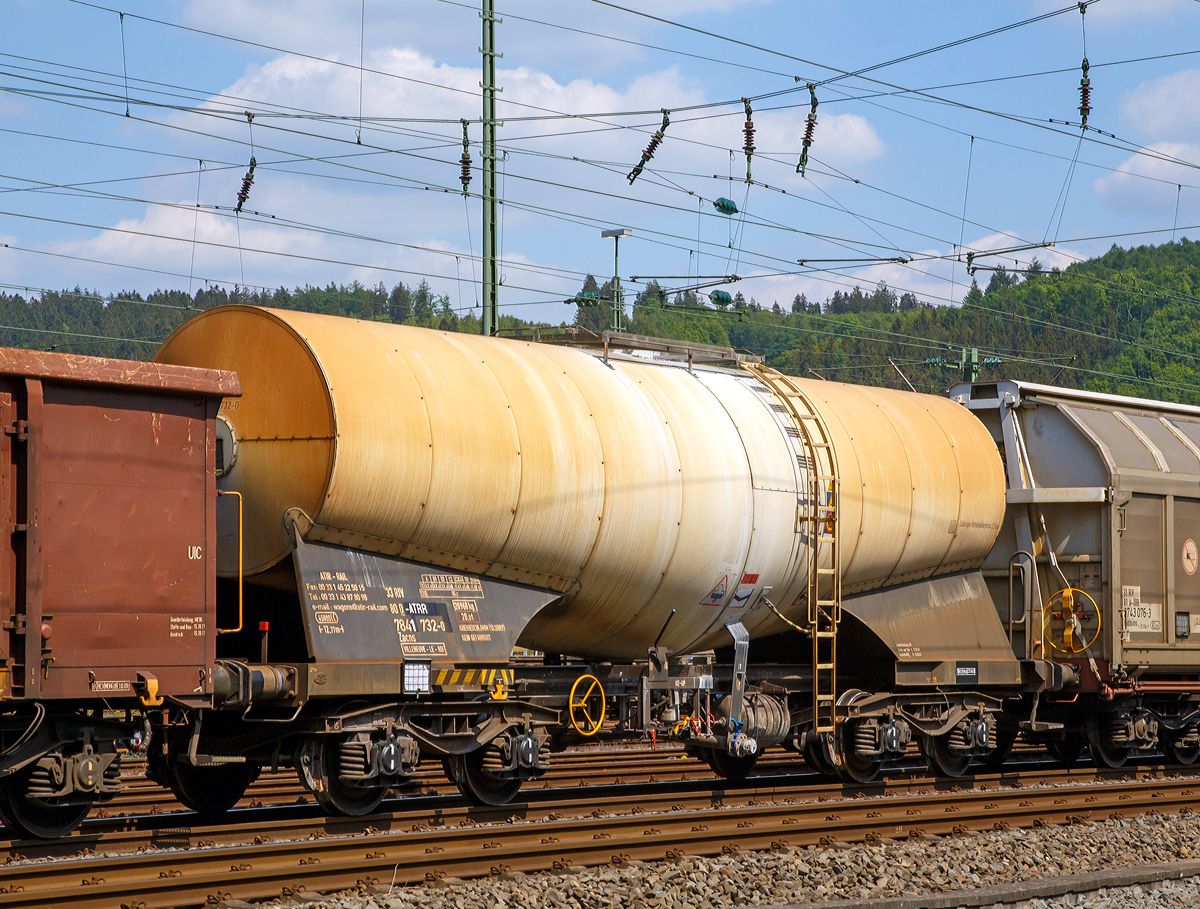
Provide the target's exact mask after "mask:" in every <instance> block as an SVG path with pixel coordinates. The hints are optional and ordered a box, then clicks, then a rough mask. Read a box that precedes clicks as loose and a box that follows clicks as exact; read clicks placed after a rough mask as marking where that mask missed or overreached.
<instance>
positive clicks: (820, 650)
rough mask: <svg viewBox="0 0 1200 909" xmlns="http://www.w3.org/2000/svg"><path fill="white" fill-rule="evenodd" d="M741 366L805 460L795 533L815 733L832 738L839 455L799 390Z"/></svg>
mask: <svg viewBox="0 0 1200 909" xmlns="http://www.w3.org/2000/svg"><path fill="white" fill-rule="evenodd" d="M743 365H744V366H745V368H746V369H747V370H748V371H749V372H751V373H752V374H753V375H754V376H755V377H756V378H757V379H759V380H760V381H761V382H762V383H763V384H764V385H766V386H767V387H768V388H770V389H771V390H772V391H773V392H774V393H775V395H776V396H777V397H778V398H779V400H780V401H782V402H783V405H784V406H785V407H786V408H787V412H788V414H789V415H790V416H791V417H792V420H793V422H794V423H795V425H796V429H797V431H798V432H799V436H800V441H801V443H802V447H803V450H804V454H805V456H806V459H807V463H806V465H805V468H806V470H805V473H806V474H807V477H808V489H807V496H806V497H805V498H804V499H803V500H802V502H801V503H800V504H799V505H798V507H797V509H796V532H797V533H800V534H804V535H805V536H806V537H807V539H808V552H807V560H808V592H807V601H808V632H809V634H810V636H811V637H812V670H813V682H812V685H813V731H814V732H833V731H834V728H835V723H836V719H837V629H838V623H839V622H840V621H841V619H842V562H841V547H840V546H839V545H838V544H839V539H840V533H839V531H840V515H841V508H840V507H839V500H838V495H839V492H840V490H839V474H838V463H837V451H836V450H835V449H834V446H833V437H832V436H831V435H830V432H829V426H828V425H827V424H826V423H825V419H824V418H823V417H822V416H821V414H820V412H819V411H818V410H817V408H816V407H815V406H814V405H813V403H812V401H811V400H810V399H809V397H808V396H807V395H806V394H805V393H804V392H803V391H802V390H801V389H800V386H799V385H797V384H796V383H795V382H793V381H792V379H791V378H790V377H788V376H785V375H784V374H783V373H780V372H777V371H776V370H774V369H770V368H769V367H766V366H760V365H757V364H743Z"/></svg>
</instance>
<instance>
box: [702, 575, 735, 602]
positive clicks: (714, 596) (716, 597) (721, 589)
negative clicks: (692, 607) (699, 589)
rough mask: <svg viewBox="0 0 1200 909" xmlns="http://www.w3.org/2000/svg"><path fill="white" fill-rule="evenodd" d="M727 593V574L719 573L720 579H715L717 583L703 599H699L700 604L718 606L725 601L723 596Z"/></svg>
mask: <svg viewBox="0 0 1200 909" xmlns="http://www.w3.org/2000/svg"><path fill="white" fill-rule="evenodd" d="M728 593H729V575H727V574H725V575H721V580H719V581H717V585H716V586H715V587H713V589H712V590H710V591H709V592H708V596H706V597H705V598H704V599H703V600H701V601H700V605H701V606H719V605H720V604H721V603H723V602H725V597H726V595H728Z"/></svg>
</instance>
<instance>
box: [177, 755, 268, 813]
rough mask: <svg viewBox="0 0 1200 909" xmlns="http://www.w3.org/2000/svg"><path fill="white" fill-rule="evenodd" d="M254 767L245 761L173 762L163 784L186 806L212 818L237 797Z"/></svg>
mask: <svg viewBox="0 0 1200 909" xmlns="http://www.w3.org/2000/svg"><path fill="white" fill-rule="evenodd" d="M258 770H259V768H258V765H257V764H249V763H243V764H217V765H216V766H212V767H193V766H192V765H191V764H181V763H178V762H176V763H174V764H173V765H172V766H171V767H170V769H169V770H168V771H167V773H168V783H167V785H168V786H170V788H171V791H172V792H173V793H175V798H177V799H179V801H180V802H182V803H183V804H184V805H185V806H186V807H188V808H191V809H192V810H193V811H195V812H196V813H197V814H202V815H204V816H205V817H216V816H218V815H222V814H224V813H225V812H226V811H228V810H229V809H230V808H232V807H233V806H234V805H236V804H237V803H238V802H239V801H240V800H241V798H242V796H244V795H245V794H246V789H247V788H248V787H249V786H250V783H252V782H253V781H254V779H255V777H257V776H258Z"/></svg>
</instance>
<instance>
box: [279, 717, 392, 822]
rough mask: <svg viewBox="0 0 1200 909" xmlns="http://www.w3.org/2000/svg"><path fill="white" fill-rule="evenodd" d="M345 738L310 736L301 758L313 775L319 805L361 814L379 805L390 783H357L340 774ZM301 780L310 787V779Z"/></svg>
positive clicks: (331, 811) (333, 811) (346, 813)
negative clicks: (312, 737)
mask: <svg viewBox="0 0 1200 909" xmlns="http://www.w3.org/2000/svg"><path fill="white" fill-rule="evenodd" d="M342 742H343V738H342V737H340V736H335V735H325V736H320V737H319V738H318V739H310V740H309V741H308V742H306V743H305V745H304V746H303V753H302V755H301V761H302V762H303V763H304V764H305V766H306V767H307V768H308V772H309V773H310V774H311V776H312V783H313V785H312V786H310V788H311V789H312V791H313V795H314V796H315V797H316V799H317V804H318V805H320V806H321V808H322V809H323V810H324V811H325V813H326V814H329V815H334V816H337V815H342V816H344V817H361V816H362V815H364V814H370V813H371V812H372V811H375V810H376V809H377V808H378V807H379V803H380V802H382V801H383V797H384V796H385V795H387V792H388V787H387V786H353V785H350V784H349V783H347V782H345V781H344V780H342V778H341V776H340V775H339V769H340V766H341V751H342ZM301 779H302V780H304V784H305V785H306V786H308V785H309V783H308V780H306V779H304V774H303V773H301Z"/></svg>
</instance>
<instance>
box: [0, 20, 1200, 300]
mask: <svg viewBox="0 0 1200 909" xmlns="http://www.w3.org/2000/svg"><path fill="white" fill-rule="evenodd" d="M617 5H619V6H627V7H629V8H630V9H639V10H642V11H645V12H652V13H653V14H655V15H657V16H660V17H662V18H665V19H669V20H673V21H674V22H678V23H682V24H683V25H687V26H691V27H692V28H693V29H699V30H702V31H707V32H712V33H713V34H715V35H719V36H724V37H727V38H732V39H736V40H738V41H741V42H745V43H747V44H752V45H758V46H759V47H760V48H762V49H761V50H759V49H753V48H750V47H746V46H742V45H739V44H734V43H732V42H729V41H724V40H720V39H718V38H714V37H709V36H706V35H703V34H700V33H698V32H697V31H692V30H687V29H683V28H679V27H677V26H674V25H669V24H665V23H660V22H655V21H653V20H650V19H647V18H645V17H641V16H637V15H633V14H631V13H629V12H625V11H622V10H618V9H614V8H612V7H611V6H606V5H603V4H600V3H597V2H594V0H561V2H555V3H550V2H531V0H497V6H498V10H497V11H498V13H499V14H500V15H501V16H503V17H504V22H503V23H502V24H500V25H499V26H497V42H498V49H499V50H500V51H501V52H503V54H504V58H503V59H502V60H501V61H500V62H499V64H498V66H499V79H498V81H499V83H500V84H501V86H502V87H503V89H504V91H503V94H502V95H501V96H500V97H501V104H500V108H499V109H500V112H501V115H502V116H503V117H504V118H505V122H504V126H503V127H502V128H501V130H500V133H499V135H500V142H501V147H502V148H503V149H505V150H506V151H507V153H508V154H507V159H506V160H505V161H504V162H503V164H502V166H501V170H502V174H503V176H502V190H503V196H504V198H505V200H506V204H505V205H504V206H502V211H503V214H502V225H503V232H502V249H501V251H502V255H503V257H504V263H503V266H502V269H501V270H502V274H503V275H504V284H505V286H504V287H503V288H502V291H501V304H502V306H503V309H504V311H506V312H509V313H512V314H514V315H519V316H522V317H523V318H529V319H541V320H548V321H553V322H557V321H559V320H561V319H563V318H569V317H570V315H571V311H570V310H569V309H567V308H566V307H564V306H563V304H562V302H561V300H562V299H563V298H564V297H567V296H571V295H573V294H574V292H575V291H576V290H577V289H578V288H579V285H580V283H581V280H582V277H583V275H584V274H586V273H588V272H593V273H596V274H598V275H607V274H610V273H611V269H612V247H611V244H610V243H609V241H606V240H601V238H600V230H601V228H603V227H609V226H627V227H630V228H632V230H633V232H634V236H633V238H632V239H630V240H628V241H623V243H622V249H621V272H622V276H623V278H625V279H629V278H631V277H632V276H648V275H661V276H664V278H663V280H662V283H663V284H664V285H667V286H683V285H687V284H688V283H689V279H688V277H687V276H689V275H691V276H696V275H699V276H701V278H700V279H698V280H700V281H703V280H704V279H705V278H707V277H708V276H713V275H717V276H719V275H725V274H737V275H738V276H739V277H740V278H741V280H740V281H739V282H738V283H737V284H736V286H735V287H731V288H729V289H730V290H741V291H742V292H743V293H744V294H745V295H746V296H747V297H754V298H756V299H757V300H758V301H759V302H762V303H766V304H768V305H769V304H770V303H772V302H774V301H779V302H780V303H781V304H782V305H785V306H786V305H787V304H788V303H789V302H790V301H791V299H792V297H793V295H794V294H796V293H805V294H806V295H807V296H809V297H810V298H817V299H824V298H826V297H828V296H829V295H831V294H832V293H833V292H834V291H835V290H838V289H846V288H848V287H850V286H853V285H854V284H859V285H862V286H870V285H874V284H875V283H876V282H878V281H880V280H886V281H887V282H888V283H889V284H890V285H892V286H893V287H895V288H897V289H900V290H911V291H912V292H914V293H916V294H917V295H918V296H919V297H921V298H922V299H926V300H929V301H931V302H937V303H945V302H947V301H950V300H953V299H958V298H961V295H962V293H963V291H964V289H965V287H964V282H965V281H967V280H969V279H967V278H966V276H965V273H964V267H963V265H962V264H957V263H956V262H955V261H954V254H955V251H956V247H957V246H958V244H959V241H960V238H961V241H962V246H963V248H965V249H973V250H976V251H978V252H983V251H988V250H995V249H999V248H1006V247H1011V246H1015V245H1019V244H1022V243H1038V242H1042V241H1044V240H1049V241H1054V240H1057V243H1056V245H1055V246H1054V247H1053V248H1049V249H1039V250H1035V251H1032V252H1018V253H1014V254H1012V255H1011V256H1009V257H1007V258H1001V259H992V260H991V261H993V262H995V261H1003V262H1005V263H1006V264H1009V265H1012V264H1014V259H1015V260H1016V264H1024V263H1026V262H1028V260H1029V259H1030V258H1031V257H1032V256H1033V255H1036V256H1037V257H1038V259H1039V260H1040V261H1042V262H1043V263H1047V264H1058V265H1065V264H1068V263H1070V262H1071V261H1077V260H1078V259H1079V258H1082V257H1087V256H1090V255H1095V254H1098V253H1101V252H1103V251H1104V250H1106V249H1107V248H1108V247H1109V246H1110V245H1111V244H1112V243H1113V242H1118V243H1120V244H1121V245H1130V244H1135V245H1136V244H1138V243H1142V242H1165V241H1167V240H1169V239H1170V238H1171V231H1172V227H1173V225H1175V224H1176V205H1177V204H1178V220H1177V224H1178V225H1179V226H1180V227H1183V228H1188V227H1192V230H1191V231H1190V235H1191V236H1192V237H1193V238H1195V237H1196V236H1200V230H1196V229H1195V228H1194V227H1193V226H1194V225H1197V224H1200V169H1198V166H1200V3H1197V2H1195V0H1099V2H1096V3H1094V4H1092V5H1091V6H1090V7H1089V8H1088V11H1087V13H1086V16H1085V17H1083V18H1084V20H1085V22H1086V40H1087V55H1088V58H1089V60H1090V62H1091V64H1092V70H1091V79H1092V85H1093V94H1092V105H1093V111H1092V114H1091V116H1090V118H1089V121H1088V122H1089V125H1091V126H1094V127H1096V128H1098V129H1100V130H1103V131H1104V132H1105V133H1111V134H1113V135H1114V136H1116V137H1117V138H1115V139H1113V138H1109V137H1108V136H1105V135H1102V134H1100V133H1095V132H1093V133H1089V134H1088V136H1087V138H1086V139H1085V141H1084V142H1083V143H1082V145H1080V144H1079V131H1078V129H1072V128H1071V127H1063V126H1056V125H1054V124H1051V123H1049V122H1048V121H1049V120H1050V119H1057V120H1067V121H1077V120H1078V112H1077V111H1076V108H1077V106H1078V103H1079V102H1078V84H1079V77H1080V73H1079V65H1080V60H1081V57H1082V56H1083V40H1084V38H1083V29H1082V28H1081V16H1080V14H1079V13H1078V11H1077V10H1071V11H1068V12H1065V13H1063V14H1061V15H1056V16H1051V17H1049V18H1046V19H1043V20H1042V21H1039V22H1035V23H1032V24H1029V25H1025V26H1022V27H1020V28H1015V29H1011V30H1008V31H1005V32H1003V33H1000V34H997V35H995V36H992V37H987V38H981V39H979V40H976V41H973V42H970V43H966V44H963V45H960V46H957V47H954V48H951V49H948V50H944V51H941V52H938V53H933V54H929V55H926V56H922V57H919V58H917V59H914V60H911V61H908V62H903V63H898V64H895V65H891V66H887V67H884V68H881V69H877V70H874V71H872V72H871V73H869V74H868V75H867V76H860V77H853V78H841V79H838V80H836V81H834V82H832V83H827V84H823V85H821V86H820V87H819V88H818V90H817V94H818V98H819V101H820V107H819V109H818V125H817V129H816V141H815V144H814V145H813V147H812V150H811V153H810V165H809V168H808V171H807V174H806V176H804V177H801V176H800V175H799V174H797V173H796V172H795V166H796V161H797V158H798V155H799V152H800V147H801V146H800V138H801V136H802V134H803V130H804V118H805V115H806V114H807V112H808V92H807V89H806V88H805V85H804V83H806V82H808V81H816V82H822V81H823V80H827V79H829V78H831V77H833V76H836V75H838V74H839V71H856V70H858V69H860V68H863V67H868V66H873V65H875V64H879V63H883V62H885V61H888V60H892V59H894V58H897V57H901V56H904V55H907V54H910V53H914V52H917V51H922V50H925V49H927V48H932V47H937V46H939V45H941V44H944V43H947V42H951V41H956V40H958V39H961V38H966V37H969V36H972V35H976V34H979V33H982V32H986V31H988V30H991V29H995V28H999V27H1002V26H1005V25H1009V24H1012V23H1015V22H1019V21H1021V20H1024V19H1028V18H1031V17H1035V16H1040V15H1043V14H1046V13H1053V12H1055V11H1056V10H1059V9H1063V8H1065V7H1066V6H1067V4H1065V3H1061V2H1057V3H1056V2H1049V0H1048V2H1042V0H1034V2H1008V3H977V2H975V3H962V2H958V3H919V4H917V3H908V4H898V3H895V2H891V3H885V2H843V3H832V2H812V3H809V2H795V0H793V2H783V0H775V2H766V0H743V2H733V0H730V2H718V0H690V2H688V0H658V2H656V3H649V2H646V0H637V2H632V0H631V2H622V0H617ZM99 7H100V8H97V6H93V5H88V4H80V3H75V2H69V0H4V2H3V3H0V54H3V56H0V89H3V91H0V130H2V131H0V243H5V244H8V248H0V284H3V285H6V286H8V287H14V286H15V287H30V288H52V289H55V288H64V287H74V286H76V285H79V286H84V287H88V288H95V289H97V290H99V291H101V292H103V293H113V292H118V291H121V290H139V291H142V292H143V293H145V292H148V291H151V290H153V289H155V288H159V287H182V288H187V287H189V286H191V287H193V288H195V287H197V286H201V285H203V283H204V282H205V281H209V282H222V283H226V284H227V285H229V286H232V284H235V283H242V282H244V283H246V284H248V285H251V286H255V287H260V286H261V287H278V286H280V285H285V286H289V287H290V286H294V285H303V284H310V283H311V284H320V285H324V284H328V283H329V282H330V281H334V282H349V281H351V280H358V281H361V282H362V283H364V284H368V285H374V284H376V283H377V282H379V281H383V282H384V284H385V285H387V286H389V287H390V286H391V285H392V284H393V283H395V281H397V280H403V281H405V282H406V283H415V282H418V281H420V280H421V278H422V276H428V279H429V281H430V283H431V284H432V285H433V287H434V289H435V290H437V291H438V292H441V293H446V294H448V295H449V297H450V300H451V304H452V305H453V306H455V307H462V308H463V309H469V308H470V307H471V306H472V304H473V303H474V301H475V300H476V298H477V296H478V291H477V289H476V285H475V284H473V279H474V280H477V279H478V277H479V274H480V268H479V264H478V261H477V257H478V253H479V249H480V212H479V203H478V200H477V199H476V198H471V199H468V200H464V199H463V197H462V195H461V194H459V193H457V192H453V191H451V192H446V191H444V190H445V189H447V188H449V189H451V190H454V189H457V188H458V158H459V156H460V154H461V152H462V149H461V139H462V129H461V126H460V125H459V124H458V122H457V119H458V118H462V117H466V118H474V119H476V120H477V119H478V117H479V113H480V101H479V95H478V93H479V88H478V83H479V79H480V74H479V54H478V47H479V44H480V19H479V15H478V12H477V8H476V7H475V5H474V4H472V3H458V2H447V0H409V2H386V3H385V2H383V0H366V2H365V5H364V4H363V3H362V2H361V0H332V2H318V0H297V2H292V3H287V4H284V3H267V2H250V0H205V2H162V3H149V2H137V0H129V2H122V3H121V4H120V5H119V8H120V9H121V10H122V11H124V12H125V13H126V17H125V20H124V60H123V57H122V34H121V20H120V17H119V16H118V15H117V13H116V10H117V9H118V6H117V5H115V4H106V3H101V4H99ZM149 20H161V22H154V21H149ZM531 20H533V21H531ZM180 26H182V27H180ZM203 32H211V33H214V34H212V35H210V34H203ZM218 36H221V37H218ZM230 39H240V40H230ZM614 39H620V40H614ZM360 45H361V53H362V61H363V64H364V70H363V71H362V72H361V73H360V69H359V62H360ZM644 45H653V46H654V47H653V48H652V47H647V46H644ZM772 52H774V53H772ZM1167 54H1176V55H1177V56H1172V57H1166V58H1163V56H1162V55H1167ZM1143 57H1158V58H1159V59H1154V60H1141V61H1139V62H1125V61H1132V60H1135V59H1136V58H1143ZM793 58H796V59H793ZM800 61H808V62H800ZM1035 74H1040V75H1035ZM126 76H127V77H128V86H129V87H128V97H129V108H130V114H131V116H130V117H128V118H127V117H125V108H126V88H125V80H126ZM797 80H799V81H797ZM871 80H875V81H871ZM979 80H990V81H985V82H980V81H979ZM966 82H973V83H976V84H971V85H960V84H959V83H966ZM360 90H361V98H362V102H361V115H362V118H363V119H362V127H361V133H359V132H358V131H359V128H360V127H359V120H358V117H359V114H360V106H359V98H360ZM914 90H923V91H924V94H917V93H916V92H915V91H914ZM778 92H785V93H784V94H775V95H774V97H771V98H763V99H760V100H756V101H755V102H754V108H755V113H754V122H755V125H756V129H757V135H756V144H757V148H758V153H757V154H756V156H755V157H754V159H753V163H752V171H753V177H754V179H755V180H756V181H758V182H756V183H755V184H753V185H750V186H747V184H746V183H745V170H746V163H745V158H744V156H743V154H742V150H741V146H742V124H743V120H744V119H745V115H744V111H743V109H742V105H741V102H740V101H738V99H739V98H742V97H754V98H757V97H758V96H762V95H768V94H773V93H778ZM720 102H731V103H720ZM704 105H712V106H707V107H704ZM664 107H665V108H669V109H671V110H672V112H673V113H672V123H671V126H670V127H669V128H668V130H667V137H666V140H665V141H664V142H663V144H662V145H661V147H660V148H659V150H658V152H657V153H656V155H655V157H654V160H653V161H652V162H651V163H650V165H649V166H648V167H647V169H646V171H645V173H644V174H643V175H642V177H641V178H639V179H638V180H637V182H635V183H634V184H633V185H632V186H631V185H630V184H629V182H628V180H627V179H626V174H627V173H628V171H629V170H630V169H631V167H632V166H633V165H634V164H635V163H636V162H637V161H638V159H639V157H640V152H641V150H642V148H643V147H645V145H646V143H647V141H648V139H649V135H650V133H652V132H653V131H654V129H655V128H656V127H657V125H658V122H659V120H660V116H659V115H658V114H657V113H656V112H657V110H658V109H660V108H664ZM686 107H693V108H697V107H698V108H699V109H694V110H691V111H683V110H680V109H681V108H686ZM247 110H249V111H252V112H254V113H255V120H254V125H253V128H252V130H251V128H250V127H249V126H248V125H247V123H246V120H245V117H244V115H243V112H244V111H247ZM627 111H643V112H654V113H642V114H638V115H633V116H621V115H620V114H622V113H623V112H627ZM564 114H570V115H573V116H571V117H564V116H562V115H564ZM581 115H594V116H588V117H584V116H581ZM530 117H541V118H542V119H528V118H530ZM416 121H426V122H416ZM428 121H448V122H428ZM469 135H470V140H471V143H472V144H471V156H472V158H473V160H474V162H475V164H476V166H477V165H478V164H479V161H480V149H479V146H478V143H479V140H480V137H481V131H480V127H479V124H478V123H477V122H476V123H472V124H470V126H469ZM356 136H361V144H359V143H358V142H357V141H356ZM972 137H974V141H973V142H972ZM251 139H253V143H254V144H253V153H254V155H255V157H256V161H257V168H256V171H255V182H254V185H253V187H252V189H251V194H250V199H249V201H248V202H247V204H246V212H245V213H244V214H243V215H242V217H241V218H240V219H237V218H235V217H234V216H233V213H232V212H231V211H230V209H231V207H232V206H233V205H234V204H235V201H236V199H235V197H236V194H237V191H238V188H239V186H240V185H241V181H242V177H243V175H244V174H245V171H246V166H247V163H248V160H249V158H250V155H251V151H252V148H251V144H250V143H251ZM1077 147H1078V148H1079V152H1078V163H1077V164H1076V165H1075V167H1074V169H1073V174H1072V175H1071V177H1070V179H1069V180H1068V179H1067V178H1068V173H1069V172H1070V171H1071V164H1072V160H1073V159H1074V157H1075V154H1076V148H1077ZM201 160H203V161H204V167H203V170H202V171H200V173H199V174H198V170H199V169H200V164H199V162H200V161H201ZM968 162H969V165H970V181H969V187H968V185H967V178H968ZM731 175H732V179H730V176H731ZM481 183H482V180H481V177H480V174H479V173H478V171H476V172H475V176H474V179H473V182H472V185H471V189H472V190H473V191H476V192H477V191H478V190H479V189H480V188H481ZM760 184H767V185H766V186H763V185H760ZM427 187H428V188H427ZM1179 187H1182V188H1179ZM1064 188H1065V189H1066V190H1067V192H1066V193H1065V199H1066V201H1065V206H1064V205H1062V204H1061V203H1060V202H1059V200H1060V198H1061V197H1062V196H1063V195H1064ZM720 196H725V197H728V198H731V199H733V200H734V201H735V202H736V203H737V205H738V207H739V208H740V209H742V210H743V212H744V216H743V215H739V216H737V217H735V218H726V217H724V216H722V215H720V214H718V213H717V212H716V211H715V210H714V209H713V206H712V204H711V203H712V201H713V200H714V199H715V198H717V197H720ZM964 196H965V213H966V217H965V221H964V219H963V212H964ZM197 198H199V202H200V208H199V209H197V207H196V202H197ZM1143 231H1160V232H1159V233H1146V234H1141V235H1136V236H1128V237H1114V236H1113V235H1118V234H1134V233H1135V232H1143ZM1163 231H1165V232H1163ZM1178 233H1179V235H1183V234H1185V233H1188V231H1187V230H1180V231H1179V232H1178ZM1093 238H1095V239H1093ZM239 247H240V252H239ZM889 258H905V259H909V260H911V261H908V262H906V263H899V262H874V263H872V262H866V261H859V262H841V263H838V262H831V261H828V260H833V259H859V260H867V259H881V260H882V259H889ZM801 260H803V261H804V262H805V263H806V264H805V265H803V266H802V265H800V264H799V263H800V261H801ZM821 260H824V261H821ZM675 276H679V277H675ZM696 281H697V279H696V278H694V277H693V278H692V279H691V283H696Z"/></svg>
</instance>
